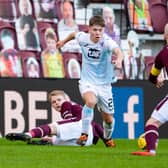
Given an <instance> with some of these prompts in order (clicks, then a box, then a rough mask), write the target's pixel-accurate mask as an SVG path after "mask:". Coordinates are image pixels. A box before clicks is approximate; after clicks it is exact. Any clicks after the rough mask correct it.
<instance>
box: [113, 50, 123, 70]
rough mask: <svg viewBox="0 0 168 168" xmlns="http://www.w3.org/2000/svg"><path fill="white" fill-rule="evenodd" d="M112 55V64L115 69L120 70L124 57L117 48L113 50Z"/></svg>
mask: <svg viewBox="0 0 168 168" xmlns="http://www.w3.org/2000/svg"><path fill="white" fill-rule="evenodd" d="M114 55H115V56H116V59H115V60H114V61H113V63H114V64H115V66H116V67H117V68H122V61H123V58H124V56H123V53H122V51H121V50H120V48H119V47H117V48H115V49H114Z"/></svg>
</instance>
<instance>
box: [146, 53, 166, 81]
mask: <svg viewBox="0 0 168 168" xmlns="http://www.w3.org/2000/svg"><path fill="white" fill-rule="evenodd" d="M161 58H162V52H160V53H159V54H158V55H157V56H156V58H155V62H154V64H153V66H152V69H151V71H150V74H149V81H150V82H152V83H153V84H156V82H157V77H158V76H159V74H160V72H161V69H162V68H163V64H162V59H161Z"/></svg>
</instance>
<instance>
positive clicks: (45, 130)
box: [6, 122, 57, 141]
mask: <svg viewBox="0 0 168 168" xmlns="http://www.w3.org/2000/svg"><path fill="white" fill-rule="evenodd" d="M54 134H57V123H56V122H55V123H51V124H45V125H41V126H39V127H36V128H33V129H31V130H30V131H29V132H25V133H9V134H7V135H6V138H7V139H9V140H21V141H30V140H31V139H32V138H41V137H44V136H46V135H54Z"/></svg>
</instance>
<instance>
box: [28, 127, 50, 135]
mask: <svg viewBox="0 0 168 168" xmlns="http://www.w3.org/2000/svg"><path fill="white" fill-rule="evenodd" d="M50 133H51V129H50V127H49V126H48V125H47V124H46V125H41V126H39V127H36V128H34V129H32V130H30V134H31V135H32V138H40V137H43V136H46V135H50Z"/></svg>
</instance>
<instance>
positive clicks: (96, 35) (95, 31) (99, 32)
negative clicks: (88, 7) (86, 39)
mask: <svg viewBox="0 0 168 168" xmlns="http://www.w3.org/2000/svg"><path fill="white" fill-rule="evenodd" d="M89 33H90V39H91V41H93V42H94V43H97V42H98V41H99V40H100V39H101V38H102V36H103V33H104V27H101V26H98V25H93V26H90V27H89Z"/></svg>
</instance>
